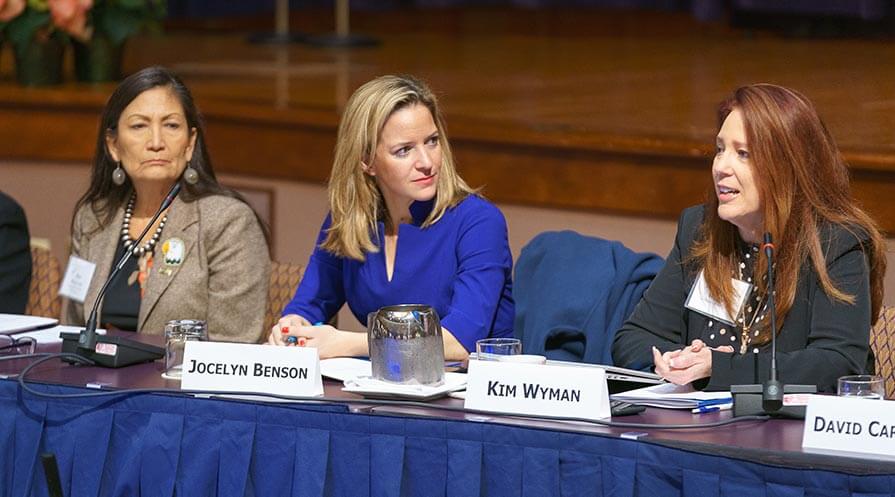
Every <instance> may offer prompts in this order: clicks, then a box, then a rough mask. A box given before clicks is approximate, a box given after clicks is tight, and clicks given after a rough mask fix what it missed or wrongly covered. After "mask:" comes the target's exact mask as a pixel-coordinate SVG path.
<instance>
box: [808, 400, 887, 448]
mask: <svg viewBox="0 0 895 497" xmlns="http://www.w3.org/2000/svg"><path fill="white" fill-rule="evenodd" d="M802 449H803V450H806V451H811V452H835V453H850V454H852V455H864V456H871V455H872V456H875V457H876V456H885V457H887V458H895V402H892V401H887V400H867V399H860V398H848V397H832V396H826V395H812V396H810V398H809V399H808V407H807V408H806V412H805V428H804V431H803V432H802Z"/></svg>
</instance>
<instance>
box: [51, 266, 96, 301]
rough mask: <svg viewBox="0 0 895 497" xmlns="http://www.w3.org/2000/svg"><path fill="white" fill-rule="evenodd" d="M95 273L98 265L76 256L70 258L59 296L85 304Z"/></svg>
mask: <svg viewBox="0 0 895 497" xmlns="http://www.w3.org/2000/svg"><path fill="white" fill-rule="evenodd" d="M94 271H96V264H94V263H92V262H90V261H85V260H84V259H81V258H80V257H76V256H74V255H72V256H70V257H69V258H68V267H67V268H66V269H65V276H64V277H63V278H62V284H61V285H59V295H62V296H63V297H68V298H70V299H72V300H74V301H75V302H80V303H84V299H85V298H87V290H88V289H89V288H90V280H92V279H93V272H94Z"/></svg>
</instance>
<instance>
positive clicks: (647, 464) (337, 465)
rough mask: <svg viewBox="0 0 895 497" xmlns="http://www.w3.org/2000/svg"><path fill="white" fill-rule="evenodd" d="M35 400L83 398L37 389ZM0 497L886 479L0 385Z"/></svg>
mask: <svg viewBox="0 0 895 497" xmlns="http://www.w3.org/2000/svg"><path fill="white" fill-rule="evenodd" d="M40 388H41V389H43V390H45V391H48V392H57V393H62V392H73V391H84V390H81V389H74V388H68V387H52V386H40ZM0 419H2V423H0V443H2V450H0V471H2V477H0V497H4V496H25V495H35V496H44V495H47V491H46V487H45V484H44V476H43V470H42V468H41V466H40V463H39V454H40V453H42V452H52V453H55V454H56V457H57V458H58V464H59V470H60V473H61V479H62V488H63V491H64V493H65V495H66V496H69V497H86V496H144V497H145V496H166V497H168V496H173V495H177V496H189V497H201V496H217V495H219V496H264V497H269V496H289V495H294V496H318V497H323V496H351V497H365V496H372V497H387V496H427V497H438V496H447V497H454V496H456V497H461V496H462V497H467V496H475V495H488V496H523V497H542V496H579V495H581V496H585V495H586V496H599V495H618V496H627V497H634V496H652V495H685V496H698V497H711V496H736V497H747V496H762V497H766V496H767V497H772V496H800V497H801V496H845V495H855V496H865V497H870V496H882V495H891V494H893V491H895V477H893V476H860V477H859V476H850V475H845V474H840V473H833V472H827V471H813V470H809V471H806V470H796V469H788V468H778V467H771V466H766V465H761V464H755V463H749V462H744V461H741V460H734V459H728V458H724V457H717V456H709V455H701V454H697V453H693V452H687V451H683V450H678V449H673V448H668V447H663V446H660V445H655V444H651V443H645V442H642V441H641V442H637V441H629V440H623V439H619V438H616V437H608V436H595V435H582V434H574V433H565V432H560V431H551V430H541V429H528V428H519V427H510V426H500V425H495V424H489V423H477V422H465V421H446V420H441V419H420V418H405V417H392V416H380V415H366V414H356V413H348V412H347V411H346V410H345V409H344V407H342V406H331V407H329V406H323V407H317V408H315V407H309V406H301V407H296V406H294V405H277V404H257V403H251V402H239V401H224V400H211V399H193V398H185V397H180V396H170V395H140V396H131V397H117V398H114V399H103V400H98V399H83V400H74V399H66V400H62V399H59V400H57V399H44V398H40V399H37V398H35V397H32V396H30V395H28V394H27V393H24V392H21V391H20V390H19V388H18V385H17V384H16V383H14V382H12V381H0Z"/></svg>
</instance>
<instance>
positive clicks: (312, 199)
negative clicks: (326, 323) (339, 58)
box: [0, 162, 895, 329]
mask: <svg viewBox="0 0 895 497" xmlns="http://www.w3.org/2000/svg"><path fill="white" fill-rule="evenodd" d="M87 179H88V166H87V165H79V164H52V163H22V162H0V190H3V191H4V192H6V193H7V194H9V195H11V196H12V197H14V198H15V199H16V200H18V201H19V203H20V204H22V206H23V207H24V208H25V212H26V213H27V215H28V224H29V227H30V229H31V236H32V237H38V238H46V239H48V240H49V241H50V244H51V247H52V249H53V252H54V253H55V254H56V256H57V257H58V258H59V260H60V262H62V264H63V267H64V265H65V261H66V259H67V257H68V256H67V253H66V251H67V243H68V242H67V240H68V230H69V223H70V221H71V213H72V209H73V207H74V204H75V202H76V201H77V199H78V197H79V196H80V195H81V193H83V192H84V190H85V189H86V188H87ZM221 179H222V181H224V182H225V183H228V184H231V185H238V186H242V187H248V188H255V189H259V190H269V191H272V192H273V196H272V202H273V204H272V205H271V214H272V217H273V225H272V226H271V228H272V232H273V234H274V246H273V251H272V252H273V257H274V258H275V259H277V260H280V261H284V262H293V263H298V264H304V263H306V262H307V259H308V256H309V255H310V253H311V250H312V249H313V246H314V241H315V237H316V235H317V231H318V230H319V229H320V223H321V222H322V220H323V217H324V215H325V214H326V192H325V189H324V187H323V186H322V185H315V184H308V183H299V182H291V181H279V180H278V181H271V180H259V179H253V178H248V177H242V176H231V175H222V178H221ZM485 194H486V195H487V189H486V190H485ZM644 201H649V199H644ZM500 208H501V209H502V210H503V212H504V214H505V215H506V218H507V223H508V225H509V233H510V247H511V249H512V251H513V256H514V257H516V256H518V254H519V250H520V249H521V248H522V246H523V245H525V243H526V242H528V240H530V239H531V238H532V237H533V236H534V235H536V234H538V233H540V232H542V231H547V230H561V229H572V230H575V231H578V232H580V233H583V234H587V235H594V236H599V237H602V238H607V239H613V240H620V241H622V242H623V243H624V244H625V245H627V246H628V247H631V248H632V249H634V250H637V251H650V252H656V253H658V254H660V255H662V256H663V257H664V256H666V255H667V254H668V250H669V249H670V248H671V243H672V242H673V240H674V233H675V221H674V220H653V219H644V218H637V217H624V216H615V215H607V214H595V213H590V212H571V211H562V210H555V209H543V208H534V207H522V206H515V205H501V206H500ZM888 259H889V267H890V268H892V269H891V270H890V271H889V272H888V274H887V275H886V304H887V305H895V239H890V240H889V257H888ZM349 317H350V313H346V312H343V313H342V314H340V323H342V324H347V323H349V322H351V321H353V319H350V318H349ZM346 327H348V328H353V329H357V328H358V327H359V325H358V324H357V323H356V322H353V323H352V324H350V325H348V326H346Z"/></svg>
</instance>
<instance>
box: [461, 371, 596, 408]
mask: <svg viewBox="0 0 895 497" xmlns="http://www.w3.org/2000/svg"><path fill="white" fill-rule="evenodd" d="M464 406H465V407H466V408H467V409H478V410H482V411H491V412H500V413H507V414H536V415H541V416H551V417H555V418H586V419H601V418H608V417H609V416H610V412H609V392H608V389H607V387H606V373H605V371H603V370H602V369H599V368H576V369H574V370H571V369H570V368H568V367H563V366H547V365H543V364H525V363H515V362H501V361H475V360H472V361H469V374H468V376H467V385H466V403H465V404H464Z"/></svg>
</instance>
